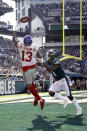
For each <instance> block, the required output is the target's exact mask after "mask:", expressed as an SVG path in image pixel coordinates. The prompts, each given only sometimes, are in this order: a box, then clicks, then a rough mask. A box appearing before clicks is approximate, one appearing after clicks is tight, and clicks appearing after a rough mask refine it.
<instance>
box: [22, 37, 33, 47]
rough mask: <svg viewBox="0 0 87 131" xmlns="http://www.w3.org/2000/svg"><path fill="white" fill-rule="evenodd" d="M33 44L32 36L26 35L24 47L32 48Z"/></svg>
mask: <svg viewBox="0 0 87 131" xmlns="http://www.w3.org/2000/svg"><path fill="white" fill-rule="evenodd" d="M31 44H32V38H31V36H30V35H26V36H25V37H24V45H25V46H31Z"/></svg>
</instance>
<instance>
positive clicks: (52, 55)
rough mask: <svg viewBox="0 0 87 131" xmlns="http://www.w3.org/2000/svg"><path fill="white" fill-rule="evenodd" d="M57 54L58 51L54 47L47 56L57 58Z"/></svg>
mask: <svg viewBox="0 0 87 131" xmlns="http://www.w3.org/2000/svg"><path fill="white" fill-rule="evenodd" d="M56 55H57V52H56V51H55V50H54V49H50V50H49V51H48V52H47V54H46V57H47V58H48V59H49V58H52V59H55V58H56Z"/></svg>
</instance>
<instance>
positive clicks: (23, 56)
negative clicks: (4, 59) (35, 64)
mask: <svg viewBox="0 0 87 131" xmlns="http://www.w3.org/2000/svg"><path fill="white" fill-rule="evenodd" d="M26 57H27V58H26ZM31 60H32V52H30V51H24V50H23V51H22V61H26V62H30V61H31Z"/></svg>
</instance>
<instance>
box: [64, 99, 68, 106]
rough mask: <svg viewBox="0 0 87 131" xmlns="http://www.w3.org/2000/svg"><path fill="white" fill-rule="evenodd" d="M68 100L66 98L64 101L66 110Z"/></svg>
mask: <svg viewBox="0 0 87 131" xmlns="http://www.w3.org/2000/svg"><path fill="white" fill-rule="evenodd" d="M67 104H68V103H67V100H66V98H65V100H64V108H66V107H67Z"/></svg>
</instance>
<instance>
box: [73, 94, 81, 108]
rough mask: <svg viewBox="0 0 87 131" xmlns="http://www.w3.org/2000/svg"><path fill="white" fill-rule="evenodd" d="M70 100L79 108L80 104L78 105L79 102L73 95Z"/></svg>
mask: <svg viewBox="0 0 87 131" xmlns="http://www.w3.org/2000/svg"><path fill="white" fill-rule="evenodd" d="M72 102H73V104H74V105H75V106H76V108H77V109H79V108H81V107H80V105H79V103H78V102H77V100H76V98H74V97H73V100H72Z"/></svg>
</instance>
